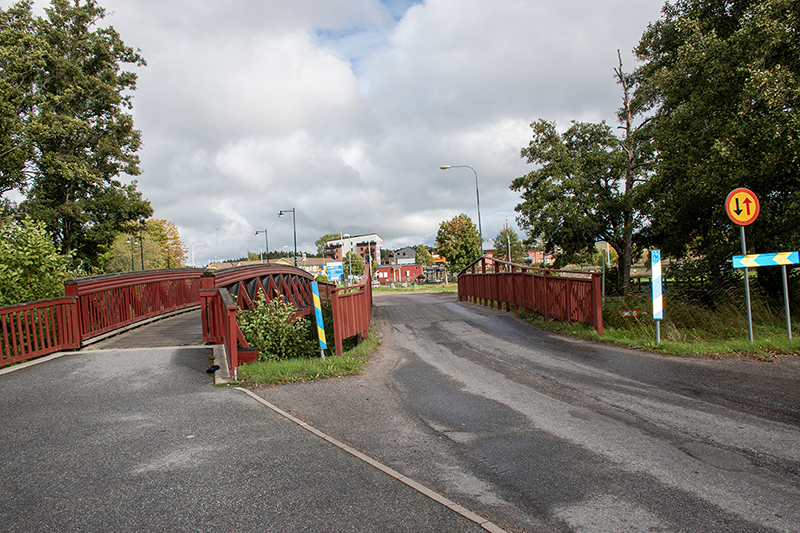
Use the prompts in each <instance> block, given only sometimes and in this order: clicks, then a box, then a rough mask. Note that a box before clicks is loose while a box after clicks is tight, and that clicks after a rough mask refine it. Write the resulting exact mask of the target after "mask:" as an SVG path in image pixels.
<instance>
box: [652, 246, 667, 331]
mask: <svg viewBox="0 0 800 533" xmlns="http://www.w3.org/2000/svg"><path fill="white" fill-rule="evenodd" d="M650 272H651V274H650V287H651V289H652V293H653V320H655V321H656V344H660V343H661V321H662V320H663V319H664V297H663V287H662V282H661V250H650Z"/></svg>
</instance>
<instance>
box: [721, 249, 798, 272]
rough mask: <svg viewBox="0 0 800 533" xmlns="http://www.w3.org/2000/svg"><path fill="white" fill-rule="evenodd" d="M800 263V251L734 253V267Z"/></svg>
mask: <svg viewBox="0 0 800 533" xmlns="http://www.w3.org/2000/svg"><path fill="white" fill-rule="evenodd" d="M797 264H800V253H799V252H781V253H777V254H751V255H734V256H733V268H755V267H760V266H780V265H797Z"/></svg>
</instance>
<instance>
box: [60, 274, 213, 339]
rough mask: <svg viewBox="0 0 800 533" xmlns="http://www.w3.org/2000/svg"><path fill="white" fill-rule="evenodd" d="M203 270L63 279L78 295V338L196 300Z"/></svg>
mask: <svg viewBox="0 0 800 533" xmlns="http://www.w3.org/2000/svg"><path fill="white" fill-rule="evenodd" d="M203 272H204V271H203V270H197V269H189V268H186V269H173V270H148V271H144V272H123V273H120V274H106V275H102V276H90V277H87V278H78V279H73V280H68V281H66V282H64V289H65V292H66V295H67V296H75V297H76V298H77V299H78V313H79V316H80V328H81V331H80V333H81V342H85V341H86V340H88V339H91V338H93V337H97V336H99V335H102V334H104V333H108V332H111V331H114V330H117V329H120V328H122V327H125V326H128V325H131V324H134V323H136V322H141V321H142V320H146V319H148V318H152V317H155V316H158V315H162V314H164V313H168V312H171V311H177V310H180V309H184V308H186V307H191V306H195V305H198V304H199V303H200V292H199V291H200V278H201V276H202V275H203Z"/></svg>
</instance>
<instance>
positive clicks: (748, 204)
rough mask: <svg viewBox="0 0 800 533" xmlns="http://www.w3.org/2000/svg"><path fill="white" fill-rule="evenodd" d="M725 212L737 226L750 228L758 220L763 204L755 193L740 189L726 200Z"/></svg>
mask: <svg viewBox="0 0 800 533" xmlns="http://www.w3.org/2000/svg"><path fill="white" fill-rule="evenodd" d="M725 210H726V211H727V212H728V216H729V217H730V219H731V220H732V221H733V222H734V223H735V224H738V225H740V226H749V225H750V224H752V223H753V222H755V221H756V219H757V218H758V213H759V211H761V204H760V203H759V202H758V198H757V197H756V195H755V193H753V191H751V190H750V189H745V188H744V187H740V188H738V189H734V190H732V191H731V193H730V194H729V195H728V198H727V199H726V200H725Z"/></svg>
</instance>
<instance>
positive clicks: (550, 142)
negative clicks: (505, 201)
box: [511, 120, 647, 290]
mask: <svg viewBox="0 0 800 533" xmlns="http://www.w3.org/2000/svg"><path fill="white" fill-rule="evenodd" d="M531 128H532V129H533V140H531V141H530V143H529V145H528V147H527V148H523V149H522V151H521V153H522V157H524V158H527V160H528V163H531V164H535V165H537V168H536V170H534V171H532V172H530V173H529V174H527V175H525V176H522V177H519V178H517V179H515V180H514V181H513V183H512V185H511V188H512V189H513V190H515V191H521V193H522V203H520V204H519V205H517V206H516V208H515V210H516V211H517V212H518V213H519V217H518V219H517V220H518V222H519V223H520V225H521V227H522V228H523V229H524V230H525V231H526V232H527V233H528V239H527V240H526V242H528V243H534V242H539V241H541V242H543V244H544V249H545V251H546V252H548V253H552V254H554V255H555V258H556V260H555V265H554V266H555V267H556V268H561V267H564V266H566V265H568V264H577V263H582V262H584V261H585V260H587V259H588V258H590V257H591V256H592V255H593V254H594V253H595V242H596V241H598V240H603V241H606V242H608V243H610V244H611V246H613V247H614V248H616V249H618V250H619V249H623V248H624V247H625V246H626V242H629V243H630V244H629V245H630V246H631V250H632V251H631V255H630V256H629V257H628V258H627V261H628V263H627V264H625V263H624V261H623V257H622V256H620V263H619V265H618V266H619V269H620V271H625V272H629V271H630V260H631V257H634V256H636V255H638V254H639V253H640V252H641V245H642V239H641V235H642V232H643V230H644V227H645V220H646V216H645V215H646V213H645V208H646V206H647V203H646V199H645V198H643V197H641V195H640V190H641V188H639V187H637V188H633V187H632V186H631V187H628V186H627V185H626V181H627V177H628V172H627V169H628V161H627V158H626V151H625V150H622V149H621V146H622V145H621V142H620V140H619V139H618V138H617V137H616V136H615V135H614V133H613V132H612V130H611V128H610V127H609V126H608V125H607V124H605V123H604V122H603V123H601V124H591V123H584V122H575V121H573V122H572V126H571V127H570V128H569V129H567V130H566V131H565V132H564V133H563V134H559V133H558V131H557V130H556V125H555V123H553V122H548V121H546V120H539V121H538V122H534V123H533V124H531ZM628 279H629V278H628ZM624 284H625V279H624V278H622V277H620V279H619V285H620V287H621V288H622V286H623V285H624ZM623 290H624V289H623Z"/></svg>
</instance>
